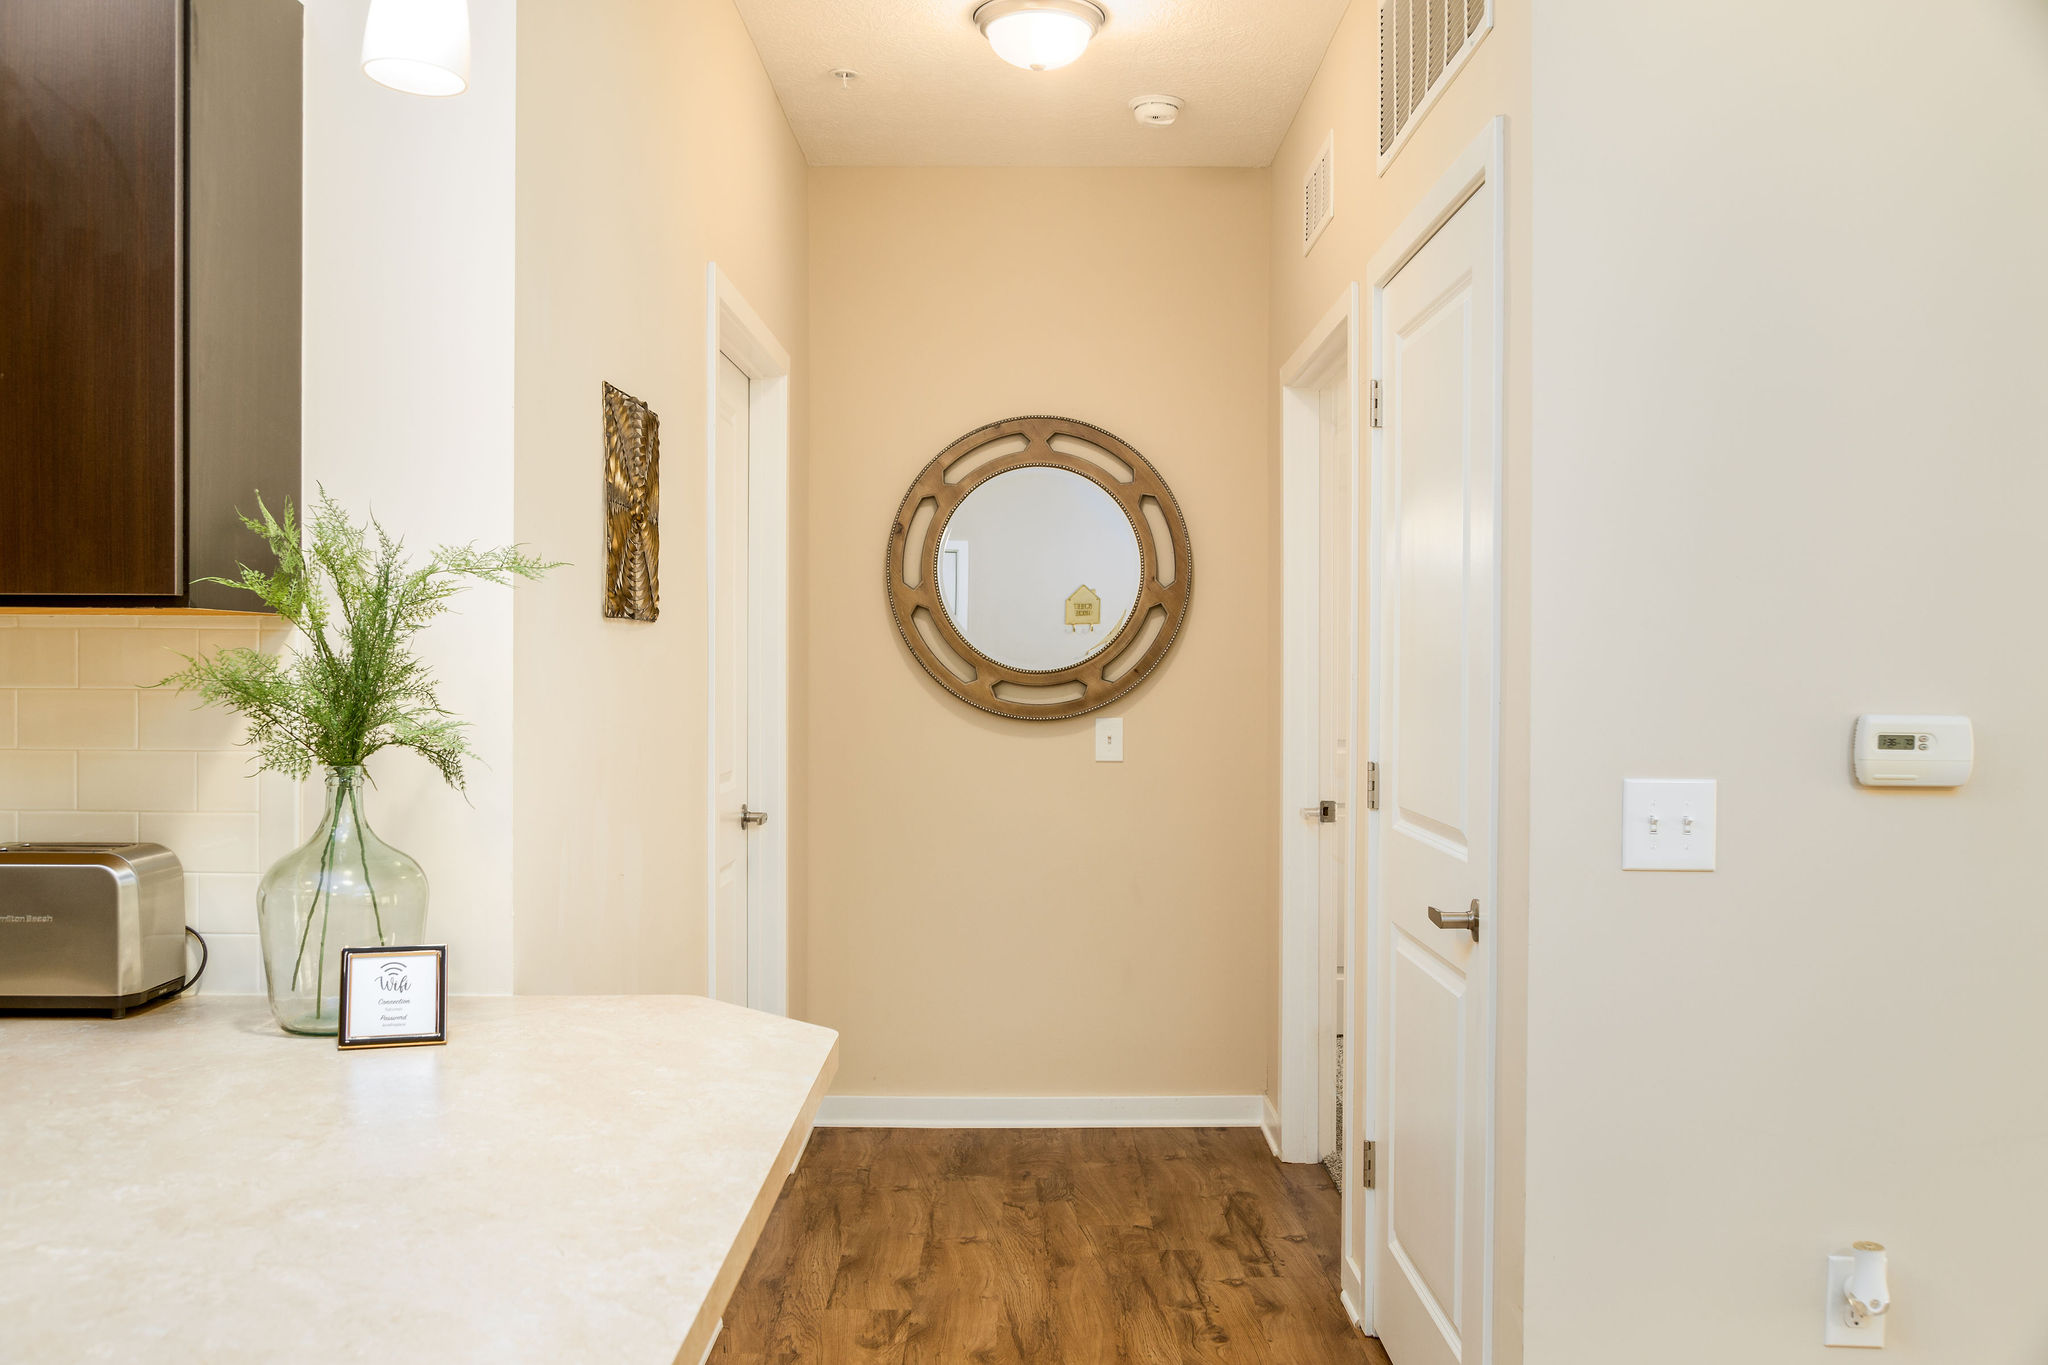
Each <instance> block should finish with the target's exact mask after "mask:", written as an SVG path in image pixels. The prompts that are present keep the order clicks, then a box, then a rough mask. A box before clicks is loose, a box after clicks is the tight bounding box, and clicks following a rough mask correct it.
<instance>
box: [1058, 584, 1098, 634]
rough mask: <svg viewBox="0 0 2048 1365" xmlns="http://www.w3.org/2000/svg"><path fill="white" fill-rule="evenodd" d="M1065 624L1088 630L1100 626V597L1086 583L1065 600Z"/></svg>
mask: <svg viewBox="0 0 2048 1365" xmlns="http://www.w3.org/2000/svg"><path fill="white" fill-rule="evenodd" d="M1067 624H1068V625H1070V626H1088V627H1090V628H1093V627H1095V626H1099V625H1101V624H1102V597H1101V595H1100V594H1099V593H1097V592H1096V591H1095V589H1093V588H1091V587H1089V586H1088V585H1087V584H1086V583H1083V584H1082V585H1081V586H1080V587H1078V588H1076V589H1074V591H1073V594H1072V595H1071V596H1069V597H1068V598H1067Z"/></svg>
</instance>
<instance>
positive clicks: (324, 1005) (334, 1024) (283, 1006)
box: [256, 767, 427, 1036]
mask: <svg viewBox="0 0 2048 1365" xmlns="http://www.w3.org/2000/svg"><path fill="white" fill-rule="evenodd" d="M363 785H364V773H363V769H361V768H360V767H352V768H330V769H328V770H327V804H326V808H325V811H324V814H323V816H322V818H321V821H320V828H319V829H317V830H315V831H314V833H313V837H312V838H311V839H309V840H307V841H306V842H305V843H304V844H302V845H300V846H299V847H298V848H296V849H294V850H292V851H291V852H290V853H287V854H286V855H285V856H284V857H282V858H280V859H278V860H277V863H276V865H275V866H273V867H272V868H271V869H270V871H268V872H266V873H264V874H263V883H262V885H261V887H260V888H258V890H257V893H256V920H257V927H258V929H259V930H261V933H262V939H263V980H264V985H265V988H266V989H267V990H268V991H269V993H270V1012H271V1013H272V1014H273V1015H275V1016H276V1017H277V1022H278V1024H279V1026H281V1027H282V1028H283V1029H284V1030H285V1031H286V1032H288V1033H307V1034H315V1035H319V1034H326V1035H329V1036H332V1035H333V1034H334V1033H335V1031H336V1029H337V1028H338V1026H339V1024H340V1006H341V950H342V949H343V948H377V947H386V948H388V947H392V946H395V945H407V946H410V945H413V944H417V943H419V942H420V941H421V940H420V936H421V934H423V933H424V932H425V930H426V923H427V874H426V873H425V872H424V871H422V870H421V869H420V865H419V864H418V863H416V862H414V861H413V860H412V859H411V858H409V857H407V856H406V855H405V854H403V853H401V852H399V851H398V850H397V849H395V848H393V847H392V846H391V845H389V844H387V843H385V842H384V841H383V840H382V839H380V838H378V837H377V836H376V834H375V833H374V832H372V831H371V829H370V825H369V822H368V821H366V820H364V819H363Z"/></svg>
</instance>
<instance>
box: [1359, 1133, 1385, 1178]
mask: <svg viewBox="0 0 2048 1365" xmlns="http://www.w3.org/2000/svg"><path fill="white" fill-rule="evenodd" d="M1358 1174H1359V1184H1360V1188H1362V1189H1368V1190H1376V1189H1378V1188H1379V1187H1380V1154H1379V1144H1378V1143H1376V1142H1368V1143H1366V1144H1365V1147H1364V1150H1363V1153H1362V1155H1361V1157H1360V1159H1359V1162H1358Z"/></svg>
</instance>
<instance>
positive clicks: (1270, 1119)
mask: <svg viewBox="0 0 2048 1365" xmlns="http://www.w3.org/2000/svg"><path fill="white" fill-rule="evenodd" d="M1259 1099H1260V1101H1261V1102H1262V1103H1261V1105H1260V1111H1259V1132H1260V1134H1261V1135H1262V1136H1264V1138H1265V1139H1266V1146H1267V1148H1268V1149H1269V1150H1270V1151H1271V1152H1272V1153H1273V1159H1274V1160H1275V1161H1278V1160H1279V1159H1280V1111H1279V1110H1278V1109H1275V1108H1274V1107H1273V1097H1272V1096H1271V1095H1261V1096H1259Z"/></svg>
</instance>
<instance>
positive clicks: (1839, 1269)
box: [1820, 1256, 1884, 1347]
mask: <svg viewBox="0 0 2048 1365" xmlns="http://www.w3.org/2000/svg"><path fill="white" fill-rule="evenodd" d="M1855 1269H1856V1258H1855V1257H1854V1256H1830V1257H1828V1295H1827V1298H1826V1299H1825V1300H1823V1301H1822V1303H1821V1338H1820V1340H1821V1344H1822V1345H1823V1346H1872V1347H1882V1346H1883V1345H1884V1316H1883V1315H1882V1314H1879V1315H1878V1316H1877V1317H1874V1318H1872V1317H1867V1318H1865V1319H1863V1325H1862V1326H1860V1327H1851V1326H1850V1325H1849V1303H1848V1300H1847V1298H1846V1297H1844V1294H1843V1291H1844V1290H1846V1289H1847V1288H1848V1287H1849V1274H1850V1272H1851V1271H1853V1270H1855Z"/></svg>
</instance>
